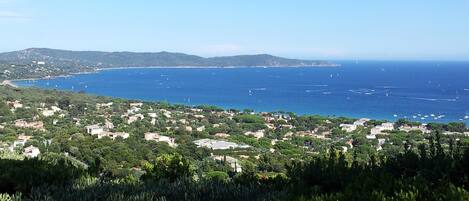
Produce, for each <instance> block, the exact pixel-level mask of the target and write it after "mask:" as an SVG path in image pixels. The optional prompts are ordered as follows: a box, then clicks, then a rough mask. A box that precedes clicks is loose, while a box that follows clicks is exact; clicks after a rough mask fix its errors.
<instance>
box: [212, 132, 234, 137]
mask: <svg viewBox="0 0 469 201" xmlns="http://www.w3.org/2000/svg"><path fill="white" fill-rule="evenodd" d="M214 136H215V137H219V138H227V137H230V135H229V134H226V133H216V134H215V135H214Z"/></svg>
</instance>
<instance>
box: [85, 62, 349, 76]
mask: <svg viewBox="0 0 469 201" xmlns="http://www.w3.org/2000/svg"><path fill="white" fill-rule="evenodd" d="M341 66H342V65H341V64H317V65H305V66H137V67H109V68H97V69H96V71H104V70H120V69H142V68H156V69H171V68H174V69H197V68H200V69H215V68H220V69H232V68H337V67H341ZM77 74H81V73H77Z"/></svg>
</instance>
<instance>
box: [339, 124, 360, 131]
mask: <svg viewBox="0 0 469 201" xmlns="http://www.w3.org/2000/svg"><path fill="white" fill-rule="evenodd" d="M339 126H340V128H341V129H342V130H344V131H345V132H347V133H350V132H353V131H354V130H357V125H355V124H340V125H339Z"/></svg>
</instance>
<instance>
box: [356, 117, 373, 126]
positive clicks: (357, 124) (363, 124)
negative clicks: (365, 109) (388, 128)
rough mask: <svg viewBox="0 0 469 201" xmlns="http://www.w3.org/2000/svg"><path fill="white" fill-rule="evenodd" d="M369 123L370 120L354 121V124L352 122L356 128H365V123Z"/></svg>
mask: <svg viewBox="0 0 469 201" xmlns="http://www.w3.org/2000/svg"><path fill="white" fill-rule="evenodd" d="M368 121H370V119H368V118H361V119H359V120H356V121H355V122H353V125H356V126H365V124H366V122H368Z"/></svg>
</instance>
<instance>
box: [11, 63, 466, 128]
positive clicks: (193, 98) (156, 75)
mask: <svg viewBox="0 0 469 201" xmlns="http://www.w3.org/2000/svg"><path fill="white" fill-rule="evenodd" d="M337 63H339V64H340V65H341V66H339V67H266V68H263V67H237V68H169V67H168V68H163V67H159V68H138V67H137V68H122V69H111V70H100V71H98V72H96V73H90V74H77V75H73V76H69V77H56V78H51V79H39V80H23V81H15V82H14V83H15V84H16V85H18V86H21V87H38V88H46V89H58V90H68V91H75V92H85V93H89V94H96V95H103V96H112V97H119V98H128V99H135V100H144V101H164V102H169V103H174V104H184V105H190V106H197V105H214V106H218V107H221V108H225V109H240V110H242V109H253V110H254V111H256V112H264V111H266V112H273V111H286V112H294V113H296V114H299V115H324V116H344V117H353V118H362V117H365V118H372V119H381V120H390V121H393V120H397V119H400V118H406V119H409V120H412V121H419V122H424V123H426V122H465V123H469V62H462V61H461V62H456V61H338V62H337Z"/></svg>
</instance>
